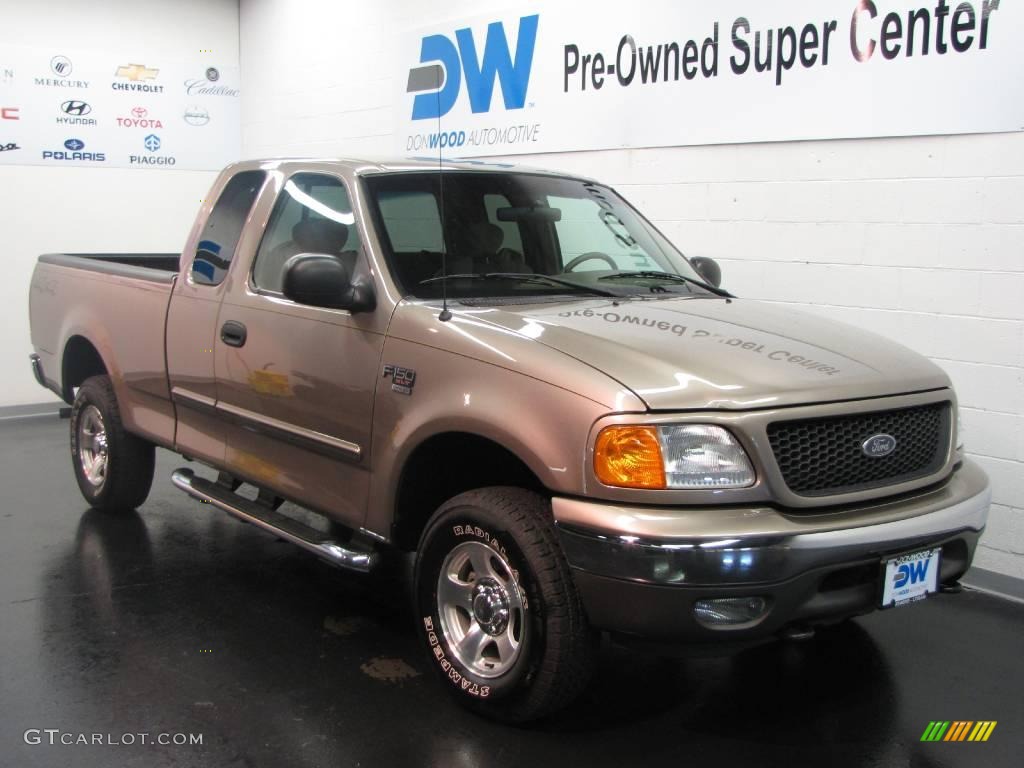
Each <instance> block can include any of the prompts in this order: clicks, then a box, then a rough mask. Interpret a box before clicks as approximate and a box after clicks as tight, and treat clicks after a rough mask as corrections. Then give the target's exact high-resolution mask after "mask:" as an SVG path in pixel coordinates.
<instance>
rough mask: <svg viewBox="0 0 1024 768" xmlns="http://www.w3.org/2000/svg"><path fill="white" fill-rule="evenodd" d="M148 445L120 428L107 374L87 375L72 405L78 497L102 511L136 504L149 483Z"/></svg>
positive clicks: (150, 451) (151, 465) (151, 459)
mask: <svg viewBox="0 0 1024 768" xmlns="http://www.w3.org/2000/svg"><path fill="white" fill-rule="evenodd" d="M155 461H156V451H155V449H154V446H153V444H152V443H149V442H147V441H145V440H143V439H142V438H140V437H136V436H135V435H131V434H129V433H128V432H126V431H125V429H124V424H123V423H122V422H121V412H120V410H119V409H118V407H117V397H116V396H115V395H114V387H113V385H112V384H111V383H110V377H109V376H92V377H90V378H88V379H86V380H85V382H84V383H83V384H82V386H81V387H79V389H78V394H77V395H76V397H75V403H74V405H73V406H72V408H71V464H72V466H73V467H74V470H75V479H76V480H77V481H78V488H79V490H81V492H82V496H84V497H85V500H86V501H87V502H89V505H90V506H92V507H95V508H96V509H102V510H106V511H118V512H120V511H127V510H131V509H135V508H136V507H138V506H139V505H141V504H142V503H143V502H144V501H145V500H146V497H147V496H149V489H150V487H151V486H152V485H153V471H154V466H155Z"/></svg>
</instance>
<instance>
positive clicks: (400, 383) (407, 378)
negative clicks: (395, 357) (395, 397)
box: [383, 365, 416, 395]
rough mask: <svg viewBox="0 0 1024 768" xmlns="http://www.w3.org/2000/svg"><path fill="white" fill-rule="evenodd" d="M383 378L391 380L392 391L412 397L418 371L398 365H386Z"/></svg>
mask: <svg viewBox="0 0 1024 768" xmlns="http://www.w3.org/2000/svg"><path fill="white" fill-rule="evenodd" d="M383 378H385V379H387V378H390V379H391V389H392V391H394V392H399V393H401V394H403V395H411V394H412V388H413V386H414V385H415V384H416V371H414V370H413V369H412V368H402V367H401V366H398V365H385V366H384V373H383Z"/></svg>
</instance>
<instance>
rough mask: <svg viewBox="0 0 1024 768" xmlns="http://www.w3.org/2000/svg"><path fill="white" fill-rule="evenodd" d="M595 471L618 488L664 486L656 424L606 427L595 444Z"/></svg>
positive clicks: (602, 480)
mask: <svg viewBox="0 0 1024 768" xmlns="http://www.w3.org/2000/svg"><path fill="white" fill-rule="evenodd" d="M594 473H595V474H596V475H597V479H598V480H600V481H601V482H602V483H604V484H605V485H613V486H617V487H619V488H665V487H666V485H665V462H664V461H663V460H662V457H661V445H660V443H659V441H658V431H657V429H656V428H655V427H638V426H616V427H605V428H604V429H602V430H601V433H600V434H599V435H598V436H597V442H596V443H595V445H594Z"/></svg>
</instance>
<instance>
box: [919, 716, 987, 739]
mask: <svg viewBox="0 0 1024 768" xmlns="http://www.w3.org/2000/svg"><path fill="white" fill-rule="evenodd" d="M997 723H998V721H997V720H978V721H974V720H954V721H952V722H950V721H949V720H932V721H931V722H930V723H928V727H927V728H925V729H924V733H922V734H921V741H988V737H989V736H991V735H992V731H994V730H995V729H996V724H997Z"/></svg>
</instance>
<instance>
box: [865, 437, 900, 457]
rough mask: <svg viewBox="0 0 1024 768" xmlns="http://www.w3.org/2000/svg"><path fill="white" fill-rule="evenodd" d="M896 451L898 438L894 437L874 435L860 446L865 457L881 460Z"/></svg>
mask: <svg viewBox="0 0 1024 768" xmlns="http://www.w3.org/2000/svg"><path fill="white" fill-rule="evenodd" d="M895 450H896V438H895V437H893V436H892V435H884V434H882V435H872V436H871V437H869V438H868V439H867V440H865V441H864V442H863V443H861V444H860V451H861V453H863V454H864V455H865V456H869V457H871V458H873V459H880V458H882V457H884V456H888V455H889V454H890V453H892V452H893V451H895Z"/></svg>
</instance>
